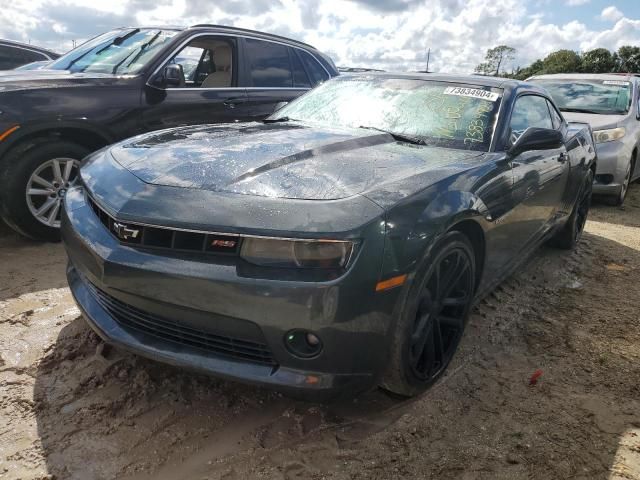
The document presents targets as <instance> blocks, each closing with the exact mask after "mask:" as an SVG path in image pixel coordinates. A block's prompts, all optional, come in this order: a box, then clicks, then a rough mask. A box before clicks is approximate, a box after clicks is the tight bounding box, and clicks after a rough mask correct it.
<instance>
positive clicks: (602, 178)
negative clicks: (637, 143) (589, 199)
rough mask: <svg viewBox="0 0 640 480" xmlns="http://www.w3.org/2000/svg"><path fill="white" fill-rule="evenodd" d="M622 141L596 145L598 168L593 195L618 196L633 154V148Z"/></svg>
mask: <svg viewBox="0 0 640 480" xmlns="http://www.w3.org/2000/svg"><path fill="white" fill-rule="evenodd" d="M623 140H624V139H623ZM623 140H617V141H614V142H606V143H599V144H597V145H596V151H597V153H598V166H597V171H596V178H595V180H594V183H593V193H594V194H597V195H618V194H619V193H620V188H621V187H622V183H623V181H624V177H625V175H626V173H627V170H626V169H627V165H628V164H629V162H630V161H631V155H632V152H633V146H632V145H628V144H627V142H625V141H623Z"/></svg>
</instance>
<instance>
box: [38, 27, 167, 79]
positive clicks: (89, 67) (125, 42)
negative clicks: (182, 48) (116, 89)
mask: <svg viewBox="0 0 640 480" xmlns="http://www.w3.org/2000/svg"><path fill="white" fill-rule="evenodd" d="M176 33H178V32H176V31H174V30H158V29H138V28H135V29H129V30H115V31H113V32H108V33H105V34H103V35H100V36H98V37H96V38H94V39H92V40H89V41H88V42H86V43H83V44H82V45H80V46H79V47H78V48H75V49H74V50H71V51H70V52H69V53H67V54H66V55H64V56H62V57H60V58H59V59H58V60H56V61H55V62H53V63H51V64H50V65H49V66H48V67H47V68H48V69H53V70H69V71H71V72H86V73H110V74H118V75H126V74H136V73H138V72H139V71H140V70H141V69H142V68H143V67H144V66H145V64H146V63H147V62H148V61H149V60H150V59H151V57H152V56H153V55H154V54H155V53H156V52H157V51H158V50H159V49H160V48H161V47H162V46H163V45H164V44H165V43H166V42H167V41H169V40H170V39H171V37H173V36H174V35H175V34H176Z"/></svg>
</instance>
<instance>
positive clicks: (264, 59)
mask: <svg viewBox="0 0 640 480" xmlns="http://www.w3.org/2000/svg"><path fill="white" fill-rule="evenodd" d="M246 45H247V50H248V53H249V68H250V71H251V80H252V83H253V86H254V87H272V88H273V87H275V88H278V87H280V88H290V87H292V86H293V73H292V72H291V62H290V60H289V51H288V47H286V46H284V45H280V44H278V43H272V42H263V41H262V40H253V39H247V40H246Z"/></svg>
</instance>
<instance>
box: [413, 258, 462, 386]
mask: <svg viewBox="0 0 640 480" xmlns="http://www.w3.org/2000/svg"><path fill="white" fill-rule="evenodd" d="M472 272H473V268H472V263H471V261H470V259H469V257H468V255H466V252H464V251H463V250H462V249H460V248H457V249H452V250H451V251H449V252H448V253H447V255H446V256H445V257H444V258H441V259H440V261H439V262H438V263H437V264H436V265H435V268H434V269H433V271H432V273H431V276H430V278H429V280H428V281H427V283H426V285H425V287H424V290H423V291H422V294H421V299H420V303H419V306H418V311H417V313H416V316H415V321H414V324H413V330H412V333H411V342H410V345H409V364H410V366H411V370H412V373H413V374H414V375H415V377H416V378H417V379H419V380H421V381H423V382H426V383H431V382H432V381H433V380H434V379H435V378H437V377H438V376H440V374H441V373H442V372H443V370H444V369H445V368H446V366H447V365H448V364H449V361H450V360H451V358H452V357H453V354H454V352H455V351H456V348H457V347H458V343H459V342H460V339H461V338H462V332H463V331H464V323H465V318H466V311H467V308H466V307H467V304H468V303H469V302H470V301H471V297H472V294H473V277H472Z"/></svg>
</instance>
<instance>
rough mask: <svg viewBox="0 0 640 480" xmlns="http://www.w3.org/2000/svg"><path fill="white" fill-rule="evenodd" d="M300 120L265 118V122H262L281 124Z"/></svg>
mask: <svg viewBox="0 0 640 480" xmlns="http://www.w3.org/2000/svg"><path fill="white" fill-rule="evenodd" d="M299 121H300V120H297V119H295V118H290V117H278V118H265V119H264V120H262V123H280V122H299Z"/></svg>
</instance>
